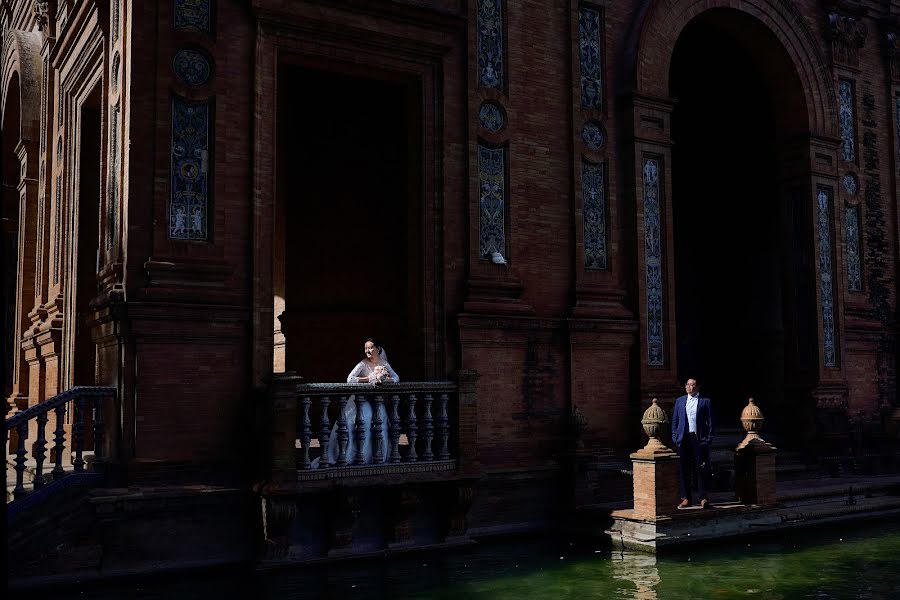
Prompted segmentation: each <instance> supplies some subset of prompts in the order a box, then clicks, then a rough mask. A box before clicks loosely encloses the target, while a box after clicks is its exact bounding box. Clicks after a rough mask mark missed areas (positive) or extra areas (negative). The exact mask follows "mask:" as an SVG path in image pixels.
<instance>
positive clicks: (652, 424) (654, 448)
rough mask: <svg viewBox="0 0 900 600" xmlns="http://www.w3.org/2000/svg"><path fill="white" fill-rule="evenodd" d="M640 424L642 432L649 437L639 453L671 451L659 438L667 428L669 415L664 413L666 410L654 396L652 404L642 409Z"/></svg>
mask: <svg viewBox="0 0 900 600" xmlns="http://www.w3.org/2000/svg"><path fill="white" fill-rule="evenodd" d="M641 425H643V427H644V433H646V434H647V437H649V438H650V439H649V440H647V445H646V446H644V447H643V448H642V449H641V450H640V452H641V453H645V454H646V453H652V454H656V453H661V452H671V450H669V448H667V447H666V445H665V444H663V443H662V441H661V440H660V439H659V438H660V436H662V435H663V434H664V433H665V431H666V429H667V428H668V425H669V417H668V416H667V415H666V411H664V410H663V409H662V407H661V406H660V405H659V402H658V401H657V400H656V398H654V399H653V404H651V405H650V407H649V408H648V409H647V410H645V411H644V416H643V418H642V419H641Z"/></svg>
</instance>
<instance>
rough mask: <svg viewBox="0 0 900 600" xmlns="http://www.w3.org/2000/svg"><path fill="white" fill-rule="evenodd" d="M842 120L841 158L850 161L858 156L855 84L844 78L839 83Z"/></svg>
mask: <svg viewBox="0 0 900 600" xmlns="http://www.w3.org/2000/svg"><path fill="white" fill-rule="evenodd" d="M838 98H839V113H840V120H841V158H843V159H844V160H846V161H848V162H850V161H852V160H853V159H854V158H855V157H856V132H855V127H854V124H853V105H854V102H853V84H852V83H850V82H849V81H846V80H844V79H842V80H841V83H840V85H839V93H838Z"/></svg>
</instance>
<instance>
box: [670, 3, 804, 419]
mask: <svg viewBox="0 0 900 600" xmlns="http://www.w3.org/2000/svg"><path fill="white" fill-rule="evenodd" d="M670 65H671V66H670V71H669V86H670V87H669V92H670V95H671V97H672V98H674V99H675V101H676V103H675V108H674V110H673V111H672V125H671V127H672V129H671V136H672V142H673V146H672V158H671V165H672V201H671V202H672V218H673V251H674V280H673V281H674V288H675V294H674V296H675V321H676V339H675V341H674V343H675V346H676V355H677V366H676V372H677V377H678V379H679V381H684V380H685V379H687V378H688V377H695V378H697V379H699V380H700V381H701V383H702V384H703V386H704V388H705V392H706V393H708V394H709V395H710V396H711V397H713V398H715V400H716V405H717V411H719V412H720V413H721V417H720V419H719V421H720V423H721V424H722V425H725V426H731V427H734V426H737V415H739V414H740V411H741V408H742V407H743V406H744V405H745V404H746V401H747V398H748V397H751V396H752V397H756V398H757V399H762V401H763V403H764V405H765V406H766V407H767V408H769V410H768V411H767V413H766V414H767V417H769V427H770V430H771V429H777V422H778V421H780V420H783V419H785V418H790V417H791V416H792V415H793V414H794V413H795V412H796V411H795V409H798V407H799V405H800V404H801V401H800V400H799V396H798V395H797V394H796V390H798V389H801V388H803V387H804V386H808V384H809V383H810V382H808V381H807V380H806V374H807V373H808V372H809V370H810V369H811V370H813V371H814V370H815V364H816V363H815V358H816V353H815V339H816V338H815V332H816V323H815V314H816V311H815V302H816V299H815V294H814V286H813V281H812V277H813V274H814V271H813V270H812V269H811V268H809V265H804V264H802V263H803V262H805V259H804V258H803V257H804V256H806V257H808V252H809V250H808V248H810V247H811V245H812V238H811V224H810V223H809V220H808V219H809V217H808V211H803V210H796V208H798V207H795V206H794V202H795V197H794V194H795V191H796V190H795V188H794V187H793V186H794V184H793V183H792V182H795V181H796V180H797V178H798V177H800V178H804V177H805V178H806V179H807V180H808V179H809V173H808V168H807V167H800V166H797V165H795V166H787V165H788V163H787V161H785V160H784V159H785V157H786V156H787V155H789V154H791V153H792V152H793V151H794V145H795V143H796V140H797V139H803V138H806V139H808V137H809V131H808V125H809V119H808V115H807V108H806V105H805V101H804V95H803V87H802V84H801V81H800V78H799V76H798V74H797V72H796V70H795V69H794V67H793V65H792V62H791V59H790V57H789V56H788V55H787V53H786V52H785V51H784V48H783V47H782V46H781V44H780V42H779V40H778V39H777V38H776V37H775V36H774V35H773V34H772V32H771V31H770V30H769V29H768V28H767V27H765V26H764V25H763V24H762V23H761V22H759V21H757V20H756V19H754V18H752V17H750V16H749V15H747V14H745V13H742V12H740V11H737V10H734V9H729V8H719V9H712V10H709V11H706V12H704V13H702V14H700V15H699V16H697V17H696V18H694V19H693V20H692V21H691V22H690V23H688V24H687V25H686V26H685V27H684V29H683V30H682V31H681V34H680V35H679V37H678V41H677V43H676V44H675V47H674V50H673V52H672V58H671V63H670ZM804 169H805V170H804ZM805 197H806V194H803V195H801V196H799V199H800V207H802V206H804V205H805V204H804V201H805ZM798 341H799V343H798ZM807 389H808V388H807ZM786 397H789V398H787V399H786ZM773 408H774V409H775V410H772V409H773Z"/></svg>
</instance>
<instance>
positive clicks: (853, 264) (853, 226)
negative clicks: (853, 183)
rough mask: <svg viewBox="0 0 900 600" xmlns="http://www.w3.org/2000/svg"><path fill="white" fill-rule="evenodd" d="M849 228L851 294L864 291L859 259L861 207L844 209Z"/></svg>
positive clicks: (848, 279)
mask: <svg viewBox="0 0 900 600" xmlns="http://www.w3.org/2000/svg"><path fill="white" fill-rule="evenodd" d="M844 222H845V223H846V226H847V287H848V288H850V291H851V292H861V291H862V264H861V261H860V257H859V206H849V205H848V206H845V207H844Z"/></svg>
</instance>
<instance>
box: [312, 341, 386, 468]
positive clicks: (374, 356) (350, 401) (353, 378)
mask: <svg viewBox="0 0 900 600" xmlns="http://www.w3.org/2000/svg"><path fill="white" fill-rule="evenodd" d="M363 353H364V354H365V355H366V357H365V358H364V359H363V360H361V361H359V362H358V363H357V364H356V366H355V367H353V370H352V371H350V374H349V375H347V383H371V384H379V383H398V382H399V381H400V377H399V376H398V375H397V372H396V371H394V369H393V368H392V367H391V363H389V362H388V359H387V352H385V351H384V348H382V347H381V345H379V344H378V342H376V341H375V339H373V338H368V339H367V340H366V342H365V344H364V345H363ZM356 408H357V407H356V396H355V395H350V396H349V397H348V398H347V404H346V406H345V407H344V421H345V422H346V424H347V433H348V434H349V435H348V440H347V453H346V454H345V458H346V460H347V464H348V465H352V464H353V463H354V462H355V460H356V453H357V451H358V452H361V453H362V457H363V463H365V464H371V463H372V462H373V460H374V455H375V445H374V440H373V439H372V404H371V403H370V402H369V400H365V401H364V402H362V404H361V406H360V407H359V408H360V414H361V416H362V421H363V423H364V432H365V433H364V436H363V440H362V446H361V447H360V448H357V440H356V435H355V432H354V429H355V427H356ZM378 414H379V415H380V416H381V440H382V443H381V452H382V456H383V457H387V456H388V451H389V446H388V426H389V423H390V422H389V421H388V416H387V410H385V408H384V405H381V406H379V407H378ZM339 454H340V439H339V435H338V423H337V422H335V424H334V426H333V427H332V428H331V437H330V438H329V439H328V446H327V447H326V448H325V456H326V457H327V458H328V464H329V465H330V466H335V465H336V464H337V461H338V456H339ZM318 467H319V459H316V460H314V461H313V464H312V468H314V469H315V468H318Z"/></svg>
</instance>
